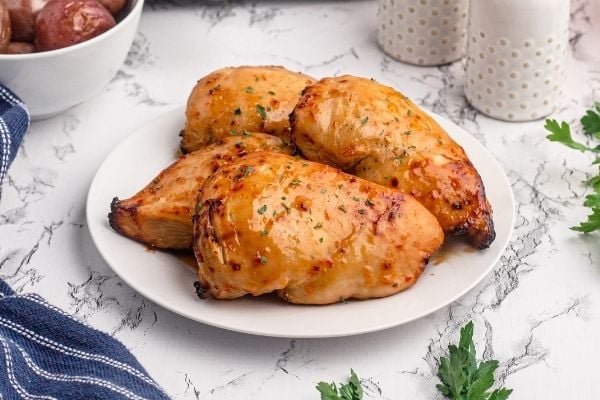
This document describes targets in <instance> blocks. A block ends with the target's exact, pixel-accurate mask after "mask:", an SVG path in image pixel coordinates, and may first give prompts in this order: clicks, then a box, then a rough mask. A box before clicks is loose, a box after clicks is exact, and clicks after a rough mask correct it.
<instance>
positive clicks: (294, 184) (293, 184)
mask: <svg viewBox="0 0 600 400" xmlns="http://www.w3.org/2000/svg"><path fill="white" fill-rule="evenodd" d="M301 183H302V181H301V180H300V179H292V181H291V182H290V184H289V186H290V187H297V186H300V184H301Z"/></svg>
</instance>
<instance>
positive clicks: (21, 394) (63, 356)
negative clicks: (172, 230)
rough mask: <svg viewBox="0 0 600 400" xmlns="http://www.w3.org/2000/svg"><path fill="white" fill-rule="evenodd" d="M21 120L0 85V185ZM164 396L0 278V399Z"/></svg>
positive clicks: (25, 117)
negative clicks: (14, 290) (17, 292)
mask: <svg viewBox="0 0 600 400" xmlns="http://www.w3.org/2000/svg"><path fill="white" fill-rule="evenodd" d="M0 1H1V0H0ZM29 120H30V118H29V112H28V111H27V107H26V106H25V104H23V102H22V101H21V100H19V98H18V97H17V96H16V95H15V94H14V93H12V92H11V91H10V90H8V89H6V88H5V87H3V86H2V85H0V185H1V184H2V180H3V179H4V177H5V175H6V173H7V171H8V167H9V166H10V164H11V163H12V161H13V160H14V158H15V155H16V153H17V150H18V149H19V145H20V144H21V141H22V140H23V135H25V132H27V128H28V127H29ZM168 398H169V397H168V396H167V395H166V393H165V392H164V391H163V390H162V389H161V387H160V386H158V384H157V383H156V382H154V380H152V378H150V377H149V376H148V373H147V372H146V371H145V370H144V368H143V367H142V366H141V365H140V364H139V362H138V361H137V360H136V359H135V357H134V356H133V355H131V353H129V351H128V350H127V349H126V348H125V346H123V345H122V344H121V343H119V342H118V341H117V340H115V339H114V338H112V337H110V336H109V335H107V334H105V333H102V332H100V331H97V330H95V329H93V328H91V327H89V326H87V325H84V324H83V323H81V322H79V321H77V320H76V319H75V318H73V317H72V316H70V315H68V314H66V313H65V312H64V311H62V310H60V309H58V308H56V307H54V306H52V305H50V304H48V303H46V302H45V301H44V300H43V299H42V298H41V297H39V296H38V295H35V294H16V293H15V292H13V290H12V289H11V288H10V287H9V286H8V284H7V283H6V282H4V281H3V280H2V279H0V400H13V399H43V400H59V399H60V400H63V399H64V400H83V399H85V400H88V399H102V400H104V399H106V400H108V399H111V400H113V399H134V400H142V399H148V400H150V399H152V400H154V399H161V400H162V399H168Z"/></svg>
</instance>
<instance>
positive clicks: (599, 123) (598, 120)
mask: <svg viewBox="0 0 600 400" xmlns="http://www.w3.org/2000/svg"><path fill="white" fill-rule="evenodd" d="M581 125H582V126H583V131H584V132H585V133H586V134H587V135H589V136H591V137H592V138H595V139H598V140H600V103H599V102H597V103H596V104H595V105H594V109H591V110H588V111H587V113H586V114H585V115H584V116H583V117H582V118H581ZM545 128H546V129H547V130H549V131H550V132H552V134H551V135H548V136H547V138H548V139H550V140H551V141H556V142H560V143H562V144H564V145H565V146H567V147H570V148H572V149H575V150H579V151H581V152H585V151H590V152H593V153H600V145H597V146H596V147H588V146H586V145H583V144H581V143H577V142H575V141H574V140H573V138H572V137H571V131H570V127H569V124H567V123H566V122H563V123H562V124H561V125H559V124H558V122H557V121H555V120H546V125H545ZM599 164H600V157H598V156H596V159H595V160H594V162H593V163H592V165H599ZM585 183H586V184H587V185H588V186H591V187H592V188H593V190H594V191H593V193H591V194H588V195H587V196H586V197H585V201H584V202H583V205H584V206H585V207H589V208H590V209H591V211H592V213H591V214H590V215H588V219H587V221H585V222H582V223H580V224H579V225H577V226H572V227H571V229H572V230H574V231H577V232H583V233H590V232H593V231H595V230H600V174H598V175H597V176H595V177H593V178H591V179H589V180H588V181H586V182H585Z"/></svg>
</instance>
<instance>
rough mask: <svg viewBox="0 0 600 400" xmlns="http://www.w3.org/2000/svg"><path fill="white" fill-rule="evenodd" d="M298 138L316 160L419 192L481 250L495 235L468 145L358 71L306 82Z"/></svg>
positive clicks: (444, 222) (448, 227)
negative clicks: (453, 137) (455, 138)
mask: <svg viewBox="0 0 600 400" xmlns="http://www.w3.org/2000/svg"><path fill="white" fill-rule="evenodd" d="M292 139H293V141H294V142H295V143H296V145H297V146H298V148H299V149H300V150H301V151H302V153H303V154H304V155H305V156H306V157H307V158H308V159H310V160H313V161H318V162H323V163H327V164H330V165H334V166H337V167H339V168H341V169H343V170H344V171H346V172H349V173H352V174H355V175H356V176H359V177H361V178H364V179H366V180H369V181H371V182H375V183H379V184H381V185H385V186H387V187H390V188H393V189H398V190H401V191H402V192H404V193H408V194H411V195H413V196H414V197H415V198H416V199H417V200H419V201H420V202H421V203H422V204H423V205H424V206H425V207H427V209H428V210H429V211H431V212H432V213H433V214H434V215H435V216H436V217H437V219H438V221H439V222H440V224H441V226H442V228H443V229H444V231H445V232H447V233H450V234H454V235H458V236H465V237H466V238H467V240H469V241H470V242H471V243H472V244H473V245H474V246H476V247H478V248H482V249H483V248H486V247H488V246H489V245H490V243H492V241H493V240H494V238H495V232H494V224H493V221H492V209H491V206H490V204H489V203H488V201H487V199H486V196H485V189H484V186H483V183H482V181H481V178H480V176H479V174H478V172H477V170H476V169H475V168H474V167H473V165H472V164H471V162H470V161H469V158H468V157H467V155H466V154H465V152H464V150H463V149H462V147H460V146H459V145H458V144H457V143H456V142H454V140H452V138H450V136H448V134H447V133H446V132H445V131H444V130H443V129H442V128H441V127H440V126H439V125H438V124H437V123H436V122H435V121H434V120H433V119H432V118H431V117H430V116H428V115H427V114H426V113H425V112H423V111H422V110H421V109H419V108H418V107H417V106H416V105H415V104H414V103H412V102H411V101H410V100H409V99H408V98H406V97H405V96H403V95H402V94H401V93H399V92H397V91H396V90H394V89H392V88H390V87H387V86H384V85H381V84H379V83H377V82H375V81H373V80H369V79H364V78H357V77H353V76H341V77H337V78H325V79H322V80H320V81H319V82H317V83H315V84H313V85H310V86H308V87H307V88H306V89H305V91H304V94H303V96H302V98H301V99H300V102H299V103H298V105H297V106H296V108H295V110H294V112H293V115H292Z"/></svg>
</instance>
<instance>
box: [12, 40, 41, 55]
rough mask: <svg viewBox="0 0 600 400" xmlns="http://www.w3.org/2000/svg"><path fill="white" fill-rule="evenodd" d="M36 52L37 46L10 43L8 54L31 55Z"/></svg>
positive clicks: (24, 43)
mask: <svg viewBox="0 0 600 400" xmlns="http://www.w3.org/2000/svg"><path fill="white" fill-rule="evenodd" d="M34 51H35V46H34V45H33V44H31V43H26V42H10V43H9V44H8V47H7V48H6V54H29V53H33V52H34Z"/></svg>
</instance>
